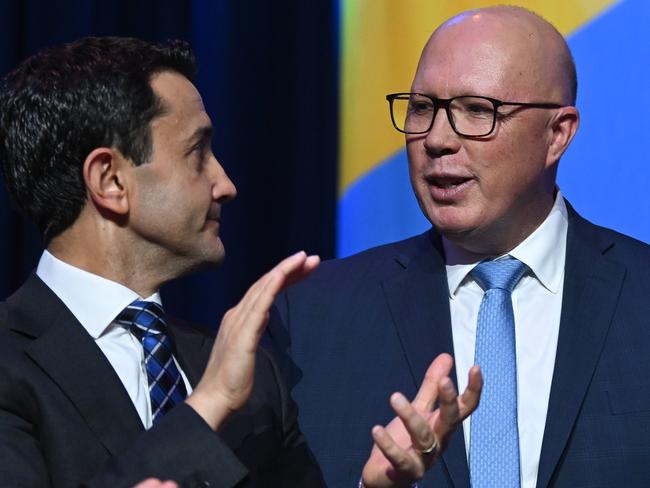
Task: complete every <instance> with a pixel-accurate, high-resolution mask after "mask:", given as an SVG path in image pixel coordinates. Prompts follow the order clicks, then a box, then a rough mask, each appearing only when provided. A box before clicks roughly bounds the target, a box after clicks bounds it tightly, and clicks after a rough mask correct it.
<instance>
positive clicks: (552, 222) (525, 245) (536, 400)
mask: <svg viewBox="0 0 650 488" xmlns="http://www.w3.org/2000/svg"><path fill="white" fill-rule="evenodd" d="M567 228H568V217H567V209H566V205H565V203H564V198H563V197H562V195H561V194H560V192H559V191H558V192H557V196H556V198H555V203H554V205H553V208H552V209H551V211H550V213H549V215H548V216H547V217H546V219H545V220H544V222H542V224H541V225H540V226H539V227H538V228H537V229H536V230H535V231H534V232H533V233H532V234H531V235H530V236H528V237H527V238H526V240H524V241H523V242H522V243H521V244H519V245H518V246H517V247H515V248H514V249H513V250H512V251H510V252H509V253H508V255H510V256H512V257H514V258H516V259H518V260H519V261H521V262H523V263H525V264H526V265H528V267H529V268H530V270H531V271H530V272H528V273H527V274H525V275H524V276H523V278H522V279H521V280H520V281H519V283H518V284H517V286H516V287H515V288H514V290H513V292H512V306H513V310H514V315H515V340H516V354H517V416H518V426H519V452H520V466H521V486H522V488H534V487H535V485H536V484H537V470H538V467H539V456H540V453H541V450H542V439H543V436H544V425H545V423H546V412H547V410H548V399H549V394H550V391H551V380H552V378H553V367H554V364H555V352H556V349H557V339H558V333H559V330H560V313H561V309H562V290H563V288H564V262H565V254H566V238H567ZM443 246H444V249H445V255H446V260H447V266H446V268H447V281H448V284H449V303H450V309H451V328H452V335H453V342H454V355H455V361H456V373H457V376H458V389H459V391H463V390H464V389H465V387H466V386H467V373H468V372H469V369H470V368H471V367H472V365H473V364H474V345H475V342H476V324H477V319H478V311H479V307H480V304H481V300H482V299H483V290H482V289H481V287H480V286H479V285H478V284H477V283H476V281H475V280H474V279H473V278H472V276H470V275H469V272H470V271H471V270H472V269H473V268H474V266H476V264H478V263H479V262H480V260H481V258H479V257H477V256H473V255H471V254H468V253H467V252H466V251H463V250H462V249H460V248H459V247H458V246H456V245H454V244H453V243H451V242H449V241H447V240H445V239H443ZM479 408H480V407H479ZM496 420H497V421H498V419H496ZM470 422H471V417H470V418H467V419H466V420H465V421H464V422H463V432H464V435H465V446H466V447H467V454H468V456H469V446H470V442H471V439H470Z"/></svg>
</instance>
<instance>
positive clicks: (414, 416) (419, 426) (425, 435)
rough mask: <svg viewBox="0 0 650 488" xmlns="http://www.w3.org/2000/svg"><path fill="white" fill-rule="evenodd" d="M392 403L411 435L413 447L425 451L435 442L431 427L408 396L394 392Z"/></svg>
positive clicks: (391, 398)
mask: <svg viewBox="0 0 650 488" xmlns="http://www.w3.org/2000/svg"><path fill="white" fill-rule="evenodd" d="M390 404H391V407H393V410H394V411H395V413H396V414H397V416H398V417H399V418H400V420H401V421H402V424H403V425H404V428H405V429H406V431H407V432H408V434H409V436H410V437H411V444H412V445H413V448H414V449H416V450H418V451H424V450H426V449H428V448H429V447H431V445H432V444H433V442H434V438H433V432H432V431H431V427H429V424H428V423H427V421H426V420H425V419H424V418H423V417H422V416H421V415H420V414H419V413H418V412H417V410H415V408H413V406H412V405H411V404H410V403H409V401H408V400H407V399H406V397H404V395H402V394H401V393H393V394H392V395H391V397H390Z"/></svg>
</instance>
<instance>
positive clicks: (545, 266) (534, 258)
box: [442, 190, 569, 299]
mask: <svg viewBox="0 0 650 488" xmlns="http://www.w3.org/2000/svg"><path fill="white" fill-rule="evenodd" d="M568 225H569V224H568V213H567V208H566V204H565V203H564V198H563V197H562V194H561V193H560V191H559V190H558V191H557V195H556V197H555V202H554V203H553V207H552V208H551V211H550V212H549V214H548V215H547V216H546V218H545V219H544V221H543V222H542V223H541V225H540V226H539V227H537V229H535V231H534V232H533V233H532V234H530V235H529V236H528V237H527V238H526V239H524V240H523V241H522V242H521V243H520V244H519V245H518V246H517V247H515V248H514V249H512V250H511V251H510V252H509V253H508V254H509V255H510V256H512V257H514V258H516V259H518V260H519V261H521V262H523V263H524V264H526V265H527V266H528V267H529V268H530V270H531V271H532V273H533V276H535V277H536V278H537V280H539V282H540V283H541V284H542V286H544V287H545V288H546V289H548V290H549V291H550V292H552V293H557V292H558V291H559V289H560V285H561V284H562V279H563V277H564V262H565V259H566V237H567V230H568ZM442 244H443V247H444V250H445V257H446V262H447V265H446V268H447V284H448V286H449V297H450V298H451V299H454V298H455V296H456V293H457V292H458V288H459V287H460V286H461V285H462V284H463V283H464V281H465V279H466V277H467V275H468V274H469V273H470V271H472V269H474V267H475V266H476V265H477V264H478V263H479V262H480V261H481V260H482V259H483V257H481V256H479V255H476V254H473V253H470V252H468V251H466V250H464V249H462V248H461V247H460V246H458V245H456V244H454V243H453V242H451V241H449V240H447V239H445V238H444V237H443V239H442ZM450 263H451V264H450Z"/></svg>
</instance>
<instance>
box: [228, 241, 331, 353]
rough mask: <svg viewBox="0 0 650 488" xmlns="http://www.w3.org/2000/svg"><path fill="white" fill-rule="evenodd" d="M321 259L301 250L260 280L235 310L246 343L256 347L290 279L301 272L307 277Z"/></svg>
mask: <svg viewBox="0 0 650 488" xmlns="http://www.w3.org/2000/svg"><path fill="white" fill-rule="evenodd" d="M319 262H320V258H319V257H318V256H309V257H308V256H307V255H306V254H305V252H304V251H300V252H298V253H296V254H294V255H293V256H289V257H288V258H285V259H283V260H282V261H281V262H280V263H279V264H278V265H276V266H275V267H274V268H273V269H272V270H271V271H269V272H268V273H267V274H266V275H264V276H263V277H262V278H260V279H259V280H258V281H257V282H256V283H255V285H253V286H252V287H251V288H250V289H249V292H248V293H247V294H246V296H245V297H244V299H242V302H240V304H238V305H237V307H236V308H237V310H235V312H234V313H235V314H236V317H235V318H233V322H234V323H233V326H234V327H236V329H237V334H238V335H239V337H240V339H241V340H242V341H244V343H246V344H249V345H250V347H251V348H256V347H257V343H258V342H259V339H260V337H261V336H262V333H263V331H264V328H265V326H266V324H267V322H268V313H269V310H270V308H271V305H272V304H273V301H274V300H275V298H276V297H277V295H278V293H279V292H280V291H281V290H282V289H284V288H285V287H286V283H287V281H288V279H289V278H290V277H292V276H295V274H296V273H300V274H301V275H303V276H306V274H308V273H309V272H311V271H313V270H314V269H315V268H316V267H317V266H318V264H319Z"/></svg>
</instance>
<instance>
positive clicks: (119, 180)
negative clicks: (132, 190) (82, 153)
mask: <svg viewBox="0 0 650 488" xmlns="http://www.w3.org/2000/svg"><path fill="white" fill-rule="evenodd" d="M131 165H132V163H131V161H130V160H128V159H126V158H125V157H124V156H123V155H122V154H121V153H120V152H119V151H117V150H116V149H113V148H108V147H99V148H96V149H93V150H92V151H91V152H90V154H88V156H87V157H86V160H85V161H84V165H83V177H84V181H85V183H86V191H87V192H88V197H89V198H90V200H91V201H92V202H93V204H94V205H95V207H97V208H98V209H99V210H100V211H102V210H108V211H110V212H112V213H114V214H117V215H126V214H127V213H128V211H129V198H128V197H129V195H128V191H127V188H128V185H127V184H126V183H127V178H128V177H129V172H128V169H129V168H130V167H131Z"/></svg>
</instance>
